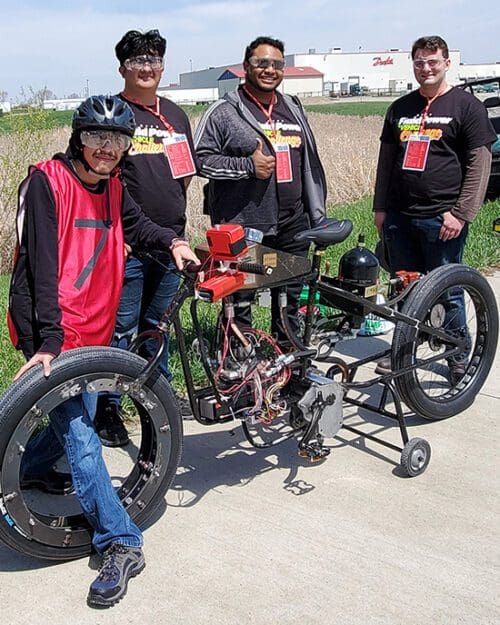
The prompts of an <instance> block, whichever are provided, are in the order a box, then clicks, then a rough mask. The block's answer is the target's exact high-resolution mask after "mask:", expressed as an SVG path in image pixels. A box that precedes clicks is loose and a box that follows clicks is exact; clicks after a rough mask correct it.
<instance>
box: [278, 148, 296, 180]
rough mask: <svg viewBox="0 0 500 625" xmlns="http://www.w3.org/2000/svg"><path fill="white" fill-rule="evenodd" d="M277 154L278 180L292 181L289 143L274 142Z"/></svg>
mask: <svg viewBox="0 0 500 625" xmlns="http://www.w3.org/2000/svg"><path fill="white" fill-rule="evenodd" d="M273 147H274V152H275V156H276V181H277V182H292V180H293V174H292V159H291V157H290V146H289V145H288V143H276V144H274V146H273Z"/></svg>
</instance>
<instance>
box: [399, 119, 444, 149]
mask: <svg viewBox="0 0 500 625" xmlns="http://www.w3.org/2000/svg"><path fill="white" fill-rule="evenodd" d="M452 120H453V117H432V115H429V116H428V117H427V118H426V120H425V128H424V130H423V131H422V132H420V123H421V121H422V116H421V115H418V116H415V117H401V118H400V120H399V122H398V128H399V131H400V132H399V140H400V141H401V142H402V143H404V142H406V141H408V139H409V137H410V136H411V135H419V134H421V135H426V136H428V137H430V139H431V141H438V140H439V139H441V137H442V136H443V131H442V130H441V128H432V126H435V125H436V124H439V125H441V126H447V125H448V124H449V123H450V122H451V121H452Z"/></svg>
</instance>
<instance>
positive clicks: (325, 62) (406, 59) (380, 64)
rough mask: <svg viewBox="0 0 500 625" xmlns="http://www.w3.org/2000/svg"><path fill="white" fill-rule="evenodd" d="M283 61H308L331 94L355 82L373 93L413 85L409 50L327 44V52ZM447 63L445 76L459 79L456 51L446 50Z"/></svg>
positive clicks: (311, 52)
mask: <svg viewBox="0 0 500 625" xmlns="http://www.w3.org/2000/svg"><path fill="white" fill-rule="evenodd" d="M285 58H286V63H287V65H310V66H311V67H315V68H316V69H318V70H320V71H321V72H323V74H324V81H325V84H326V88H327V89H328V90H329V91H331V92H333V93H334V94H339V95H340V94H346V95H347V94H349V93H352V91H353V86H354V85H357V86H358V88H359V90H361V92H371V93H373V94H375V95H376V94H380V95H385V94H399V93H403V92H406V91H411V90H412V89H416V87H417V85H416V81H415V77H414V75H413V66H412V63H411V52H410V51H408V50H399V49H398V50H396V49H391V50H387V51H384V52H377V51H375V52H365V51H358V52H343V51H342V49H341V48H331V49H330V51H329V52H316V51H315V50H313V49H311V50H309V52H308V53H307V54H288V55H287V56H286V57H285ZM450 59H451V67H450V70H449V72H448V79H449V81H450V82H451V83H452V84H456V83H458V82H460V81H459V77H458V67H459V65H460V52H459V51H458V50H450Z"/></svg>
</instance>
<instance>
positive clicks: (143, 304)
mask: <svg viewBox="0 0 500 625" xmlns="http://www.w3.org/2000/svg"><path fill="white" fill-rule="evenodd" d="M157 258H158V260H159V261H160V262H161V263H162V264H163V265H165V266H166V267H167V268H166V269H165V267H162V266H160V265H159V264H158V263H157V262H155V261H154V260H153V259H151V258H137V257H135V256H130V257H129V259H128V260H127V263H126V265H125V276H124V280H123V289H122V295H121V299H120V306H119V308H118V316H117V319H116V327H115V335H114V338H113V342H112V344H111V345H112V346H113V347H120V348H122V349H128V347H129V345H130V343H131V341H132V339H133V337H134V335H135V334H136V333H137V334H140V333H141V332H144V331H145V330H152V329H154V328H156V326H157V325H158V322H159V321H160V319H161V317H162V315H163V313H164V312H165V309H166V308H167V306H168V305H169V304H170V302H171V301H172V298H173V297H174V295H175V293H176V291H177V288H178V286H179V280H180V277H179V274H178V273H177V272H176V269H175V265H174V263H173V262H172V257H171V256H170V255H169V254H158V255H157ZM165 347H166V349H165V353H164V355H163V357H162V359H161V361H160V366H159V369H160V371H161V372H162V373H163V375H164V376H165V377H166V378H167V380H169V381H170V380H171V378H172V375H171V373H170V371H169V370H168V339H167V344H166V346H165ZM156 348H157V345H156V342H155V341H154V340H150V341H146V343H145V344H144V345H143V346H142V347H141V350H140V355H141V356H143V357H144V358H150V357H151V356H152V355H153V354H154V353H155V351H156Z"/></svg>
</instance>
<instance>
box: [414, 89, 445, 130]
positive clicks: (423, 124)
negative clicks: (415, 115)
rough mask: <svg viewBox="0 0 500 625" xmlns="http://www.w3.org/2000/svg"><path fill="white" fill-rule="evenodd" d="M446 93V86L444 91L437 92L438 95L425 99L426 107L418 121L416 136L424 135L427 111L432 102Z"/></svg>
mask: <svg viewBox="0 0 500 625" xmlns="http://www.w3.org/2000/svg"><path fill="white" fill-rule="evenodd" d="M447 91H448V86H447V87H446V89H444V90H443V91H439V92H438V93H436V95H435V96H434V97H432V98H427V105H426V107H425V108H424V112H423V113H422V118H421V119H420V127H419V129H418V134H419V135H421V134H423V133H424V130H425V121H426V119H427V115H428V114H429V109H430V108H431V104H432V103H433V102H434V100H436V99H437V98H439V96H441V95H443V94H444V93H446V92H447Z"/></svg>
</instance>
